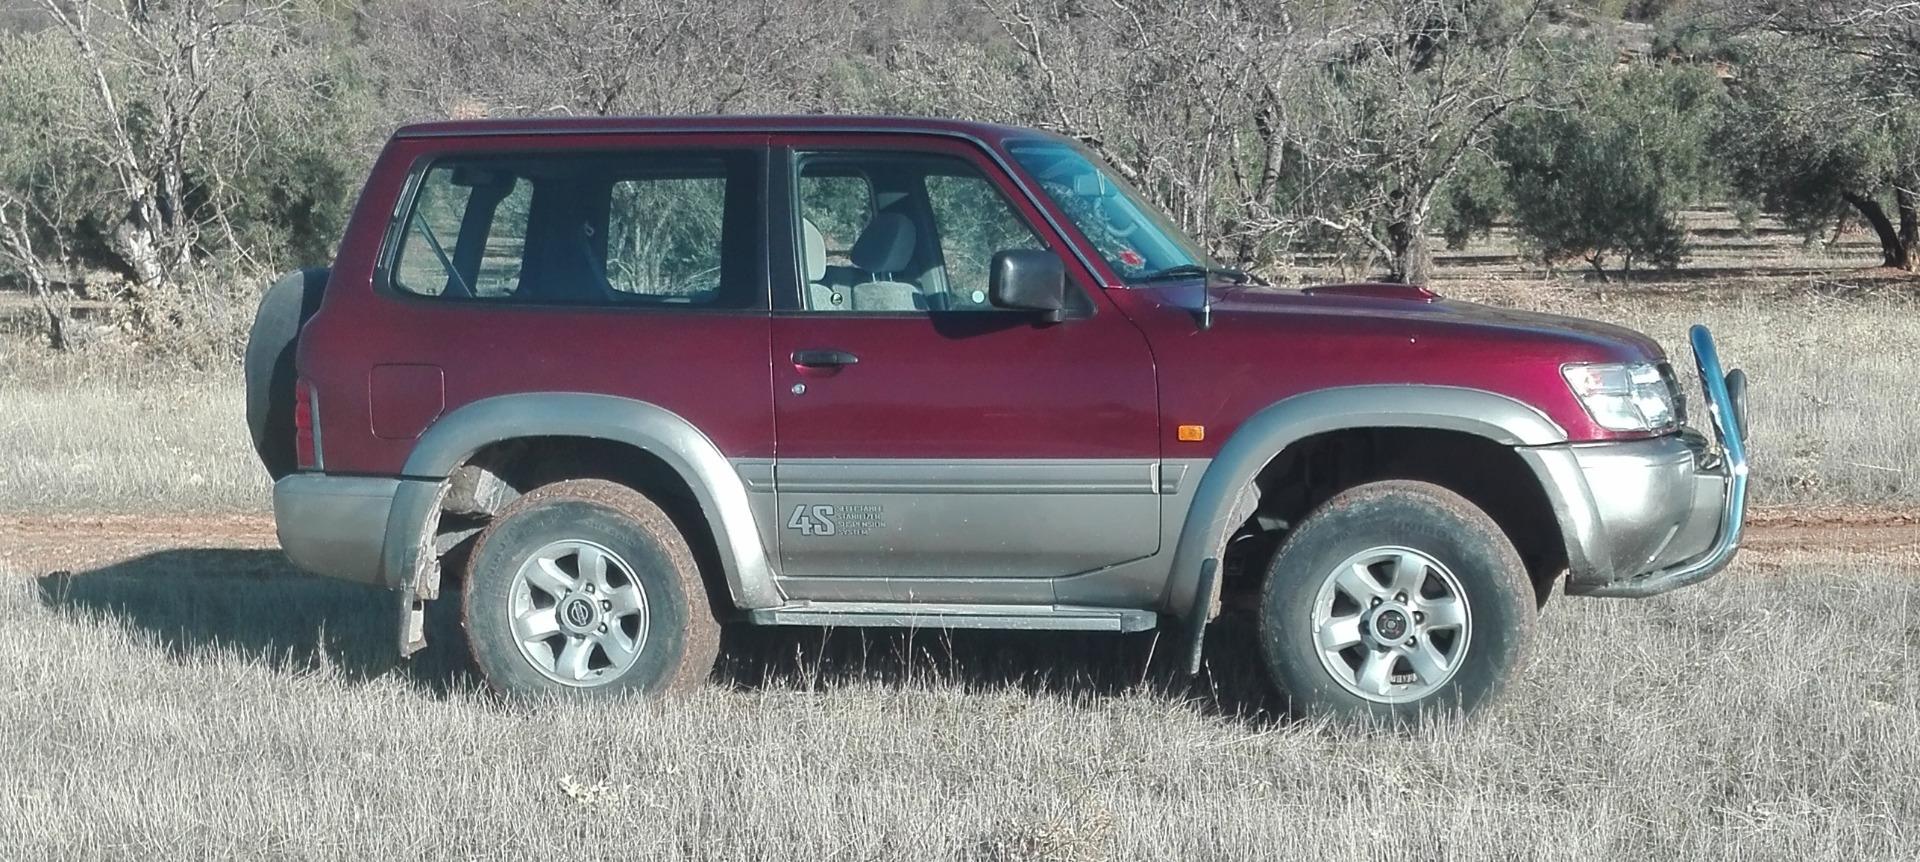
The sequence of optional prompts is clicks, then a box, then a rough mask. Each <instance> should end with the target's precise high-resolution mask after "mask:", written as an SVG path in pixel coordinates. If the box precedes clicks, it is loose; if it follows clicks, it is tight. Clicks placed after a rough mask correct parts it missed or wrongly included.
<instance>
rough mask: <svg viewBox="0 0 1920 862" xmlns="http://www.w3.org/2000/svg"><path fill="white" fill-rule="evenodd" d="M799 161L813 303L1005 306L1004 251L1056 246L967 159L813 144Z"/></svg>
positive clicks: (860, 308) (802, 241) (805, 270)
mask: <svg viewBox="0 0 1920 862" xmlns="http://www.w3.org/2000/svg"><path fill="white" fill-rule="evenodd" d="M797 166H798V167H797V170H796V173H795V179H794V196H795V200H794V209H795V212H797V213H798V214H799V219H798V221H799V223H798V224H796V225H795V235H794V238H795V242H796V243H797V245H798V246H799V247H798V248H797V249H796V250H795V251H796V254H795V257H796V259H797V260H798V261H799V263H800V270H801V271H800V276H801V282H802V284H801V294H802V296H801V298H802V301H801V308H803V309H805V310H808V311H828V312H872V313H896V314H897V313H902V312H915V311H922V312H925V311H995V310H997V309H995V308H994V307H993V306H992V304H991V303H989V302H988V299H987V278H988V273H989V270H990V268H991V263H992V261H993V256H994V254H995V253H997V252H1001V251H1007V250H1012V249H1037V248H1045V247H1046V245H1045V243H1043V242H1042V241H1041V239H1040V237H1039V235H1038V234H1036V233H1035V232H1034V231H1033V229H1032V228H1031V227H1029V226H1028V224H1027V223H1026V221H1025V220H1024V219H1023V218H1022V217H1021V216H1020V213H1019V211H1018V210H1016V209H1014V207H1013V205H1012V204H1011V203H1010V202H1008V201H1007V199H1006V198H1005V197H1003V196H1002V195H1001V194H1000V191H999V189H997V188H996V187H995V186H994V185H993V183H992V182H991V181H989V180H988V179H987V177H986V176H985V175H983V174H982V173H981V172H980V170H979V169H978V168H976V167H975V166H974V165H973V164H972V163H971V162H969V161H967V160H966V159H962V158H958V157H954V156H947V155H937V154H932V153H926V154H913V153H901V152H897V151H886V152H882V151H845V152H811V153H801V154H799V156H798V161H797Z"/></svg>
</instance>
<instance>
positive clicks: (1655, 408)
mask: <svg viewBox="0 0 1920 862" xmlns="http://www.w3.org/2000/svg"><path fill="white" fill-rule="evenodd" d="M1560 373H1561V374H1563V375H1565V376H1566V378H1567V385H1568V386H1571V387H1573V394H1574V395H1577V396H1579V398H1580V403H1581V404H1584V405H1586V408H1587V415H1589V416H1592V417H1593V421H1594V422H1596V423H1598V424H1599V425H1600V427H1602V428H1606V429H1608V430H1611V431H1656V430H1659V429H1662V428H1669V427H1672V426H1674V425H1677V424H1679V418H1678V417H1677V416H1676V415H1675V412H1674V407H1673V390H1672V389H1670V388H1669V387H1668V386H1667V381H1666V379H1665V378H1664V377H1662V376H1661V374H1660V367H1659V366H1657V365H1654V364H1653V363H1650V362H1635V363H1631V364H1609V365H1567V366H1563V367H1562V368H1561V369H1560Z"/></svg>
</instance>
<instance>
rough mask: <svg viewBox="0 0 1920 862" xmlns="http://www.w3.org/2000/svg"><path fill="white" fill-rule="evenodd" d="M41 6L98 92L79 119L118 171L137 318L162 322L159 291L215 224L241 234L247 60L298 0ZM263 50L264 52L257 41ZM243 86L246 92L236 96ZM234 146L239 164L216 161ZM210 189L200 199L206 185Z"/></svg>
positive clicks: (107, 203) (113, 182) (272, 38)
mask: <svg viewBox="0 0 1920 862" xmlns="http://www.w3.org/2000/svg"><path fill="white" fill-rule="evenodd" d="M41 6H42V8H43V9H44V10H45V12H46V13H47V15H48V17H49V18H51V19H52V20H53V21H54V22H55V23H56V24H57V26H58V27H59V29H60V31H61V32H63V33H64V34H65V35H66V37H67V38H68V40H69V41H70V44H71V47H72V49H73V51H74V52H75V54H76V55H77V59H78V66H79V71H80V73H81V75H82V76H83V78H84V80H85V83H86V89H87V100H86V103H85V105H84V106H83V107H82V108H81V110H80V112H79V114H78V115H77V116H76V118H75V119H76V127H75V128H73V129H71V132H72V134H73V138H72V141H73V145H74V146H78V147H81V148H84V149H85V150H86V151H87V153H88V154H89V155H90V157H91V158H93V159H95V160H96V161H97V162H98V163H99V164H100V165H101V166H103V168H104V169H105V174H106V175H107V176H108V177H109V178H110V182H109V183H108V184H107V185H106V187H105V189H104V192H105V196H106V198H107V199H105V200H102V201H100V208H101V211H102V212H103V213H110V214H111V216H110V217H108V218H106V219H105V220H104V221H105V225H104V228H105V229H104V233H105V235H106V238H107V241H108V245H109V247H110V249H111V251H112V253H113V255H114V256H115V258H116V259H117V262H118V263H119V264H120V265H121V266H122V267H123V274H124V275H125V276H126V277H127V279H128V291H127V294H128V296H127V298H128V299H129V300H130V308H131V312H132V317H133V320H134V322H135V325H136V326H137V327H139V328H140V329H142V330H143V331H152V330H154V329H155V328H156V327H157V326H158V324H159V322H158V321H156V320H154V319H153V315H152V311H153V306H154V303H155V296H156V295H157V294H159V293H163V292H166V291H169V290H171V289H172V286H173V284H174V282H175V281H176V280H177V279H179V278H180V277H181V276H182V275H183V273H184V272H185V271H186V270H188V269H189V268H190V267H191V266H192V264H193V263H194V259H195V255H196V252H197V250H198V248H199V243H200V240H201V233H202V231H203V229H204V228H206V227H207V226H209V225H214V226H221V227H224V228H225V229H227V230H228V231H229V232H230V226H227V225H226V221H225V218H224V212H223V211H222V209H221V203H222V199H221V196H220V194H219V192H220V186H221V185H222V183H223V180H224V177H225V175H226V174H227V173H229V172H232V171H236V170H238V169H239V168H240V166H241V165H243V164H244V161H245V158H246V156H247V153H246V152H245V142H244V141H225V140H216V137H217V136H218V135H219V134H220V133H227V134H234V135H238V136H240V137H244V136H245V135H246V134H247V131H248V125H247V123H246V122H245V119H246V117H245V115H246V111H245V108H246V104H245V103H246V101H247V97H248V96H249V95H250V94H249V93H244V92H242V93H235V92H234V91H235V90H238V89H240V88H239V87H236V86H235V85H236V84H244V83H247V82H249V81H250V78H251V76H250V75H248V74H246V73H245V72H244V71H243V70H242V69H241V68H240V67H241V66H243V65H245V64H247V63H257V62H260V61H261V58H262V56H263V55H266V56H271V54H272V53H273V51H272V46H271V44H269V46H268V47H267V48H266V49H265V50H259V48H260V45H259V43H260V42H263V41H264V42H267V43H273V42H276V41H278V40H279V38H280V36H281V35H282V34H283V33H284V28H285V23H284V21H282V20H281V18H280V16H281V14H282V12H283V11H284V9H285V6H286V4H284V3H280V4H256V3H227V2H217V0H185V2H180V3H169V4H164V5H161V4H150V3H145V2H137V0H119V2H117V3H115V4H113V5H108V4H107V3H104V2H98V0H84V2H66V0H41ZM246 48H254V49H255V50H246ZM235 96H238V98H235ZM215 151H225V152H226V154H227V155H228V156H229V158H228V160H227V161H228V164H221V163H220V160H217V159H209V158H207V156H208V155H209V153H211V152H215ZM197 192H198V193H201V194H200V195H199V197H200V198H201V199H200V200H196V199H195V196H196V193H197Z"/></svg>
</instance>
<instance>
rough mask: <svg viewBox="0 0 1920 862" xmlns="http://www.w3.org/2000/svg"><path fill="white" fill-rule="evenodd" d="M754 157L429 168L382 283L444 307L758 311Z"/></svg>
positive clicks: (554, 159)
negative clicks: (453, 303)
mask: <svg viewBox="0 0 1920 862" xmlns="http://www.w3.org/2000/svg"><path fill="white" fill-rule="evenodd" d="M760 159H761V154H760V153H758V152H756V151H752V150H740V151H725V150H721V151H707V152H698V153H694V152H663V151H639V152H625V153H605V152H594V153H565V152H563V153H552V154H538V155H487V156H460V157H449V158H443V159H439V160H435V161H434V162H433V163H431V164H430V165H429V166H428V167H427V168H426V170H425V171H424V172H423V173H422V174H421V175H420V178H419V180H418V181H417V182H416V183H415V191H414V194H413V198H412V200H411V201H410V202H409V204H408V206H407V207H406V209H405V212H406V216H405V217H404V218H403V219H402V220H401V222H400V223H399V224H398V225H396V228H395V229H396V230H397V231H398V241H397V242H395V243H394V244H393V248H394V249H395V251H394V258H393V260H392V261H391V263H390V264H389V266H388V269H387V271H388V272H389V273H390V276H389V279H388V283H389V285H390V286H391V288H392V289H393V290H394V291H395V292H398V293H401V294H407V295H413V296H419V297H430V298H435V299H442V300H459V301H478V302H490V303H500V304H541V305H608V306H620V305H658V306H695V307H722V308H750V307H756V306H759V305H761V304H763V303H764V298H763V297H764V284H762V283H761V282H762V281H763V280H764V279H756V273H758V272H760V271H761V268H760V267H758V266H755V265H754V264H755V263H756V262H757V257H758V256H759V254H760V251H759V250H760V248H761V243H760V241H759V230H760V222H761V219H760V217H759V216H760V211H759V206H758V201H759V195H758V189H757V183H758V181H759V175H760V171H759V170H758V165H759V164H760Z"/></svg>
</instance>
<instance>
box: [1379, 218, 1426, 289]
mask: <svg viewBox="0 0 1920 862" xmlns="http://www.w3.org/2000/svg"><path fill="white" fill-rule="evenodd" d="M1387 243H1388V246H1389V247H1390V248H1391V250H1392V251H1393V259H1392V260H1390V261H1387V266H1388V268H1389V273H1388V276H1387V277H1388V278H1389V279H1391V280H1393V281H1397V282H1400V283H1401V284H1426V283H1427V282H1428V281H1430V280H1432V279H1433V249H1432V248H1431V247H1430V246H1429V245H1428V243H1427V230H1426V225H1425V224H1424V223H1423V222H1421V221H1420V220H1419V219H1415V218H1407V219H1402V220H1400V221H1397V222H1394V223H1393V224H1391V225H1388V226H1387Z"/></svg>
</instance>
